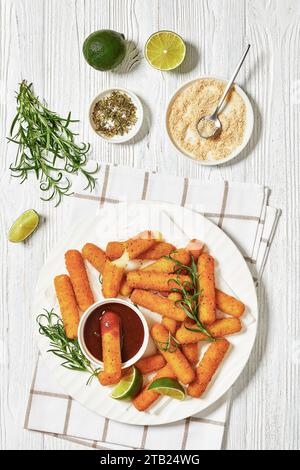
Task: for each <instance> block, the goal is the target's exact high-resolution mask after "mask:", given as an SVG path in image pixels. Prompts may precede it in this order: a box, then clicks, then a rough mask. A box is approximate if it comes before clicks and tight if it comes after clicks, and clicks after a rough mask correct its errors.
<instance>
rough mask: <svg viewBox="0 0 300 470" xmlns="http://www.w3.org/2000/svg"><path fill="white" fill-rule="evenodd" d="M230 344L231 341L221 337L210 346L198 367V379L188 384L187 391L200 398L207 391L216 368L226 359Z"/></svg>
mask: <svg viewBox="0 0 300 470" xmlns="http://www.w3.org/2000/svg"><path fill="white" fill-rule="evenodd" d="M229 345H230V343H229V341H227V339H221V340H218V341H215V342H214V343H212V344H211V345H210V346H209V347H208V349H207V351H206V352H205V354H204V356H203V358H202V359H201V361H200V364H199V365H198V367H197V369H196V374H197V376H196V379H195V380H194V382H192V383H191V384H190V385H189V386H188V389H187V392H188V394H189V395H190V396H192V397H195V398H199V397H200V396H201V395H202V394H203V393H204V392H205V390H206V389H207V387H208V384H209V383H210V381H211V379H212V378H213V376H214V374H215V373H216V370H217V369H218V367H219V365H220V364H221V362H222V360H223V359H224V356H225V354H226V352H227V351H228V348H229Z"/></svg>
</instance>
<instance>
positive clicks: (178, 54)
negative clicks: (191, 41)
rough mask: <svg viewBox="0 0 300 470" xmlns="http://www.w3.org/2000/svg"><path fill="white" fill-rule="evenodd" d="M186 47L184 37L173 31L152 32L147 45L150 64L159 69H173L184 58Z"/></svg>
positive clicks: (147, 57)
mask: <svg viewBox="0 0 300 470" xmlns="http://www.w3.org/2000/svg"><path fill="white" fill-rule="evenodd" d="M185 51H186V47H185V44H184V41H183V39H182V38H181V37H180V36H178V34H176V33H173V31H158V32H157V33H154V34H152V36H150V38H149V39H148V41H147V42H146V46H145V56H146V59H147V60H148V62H149V64H150V65H152V67H154V68H156V69H158V70H173V69H175V68H176V67H178V66H179V65H180V64H181V63H182V62H183V60H184V57H185Z"/></svg>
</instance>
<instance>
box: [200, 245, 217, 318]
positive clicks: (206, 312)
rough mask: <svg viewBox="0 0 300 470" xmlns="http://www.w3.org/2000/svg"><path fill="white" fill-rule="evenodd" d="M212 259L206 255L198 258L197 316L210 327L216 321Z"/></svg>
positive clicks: (203, 254)
mask: <svg viewBox="0 0 300 470" xmlns="http://www.w3.org/2000/svg"><path fill="white" fill-rule="evenodd" d="M214 264H215V263H214V259H213V257H212V256H210V255H209V254H207V253H202V254H201V255H200V256H199V258H198V263H197V270H198V282H199V292H200V299H199V310H198V316H199V320H200V321H201V323H203V324H206V325H210V324H211V323H213V322H214V321H215V319H216V299H215V297H216V294H215V275H214V269H215V268H214Z"/></svg>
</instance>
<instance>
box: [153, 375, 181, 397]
mask: <svg viewBox="0 0 300 470" xmlns="http://www.w3.org/2000/svg"><path fill="white" fill-rule="evenodd" d="M148 390H154V391H155V392H157V393H160V394H161V395H166V396H168V397H171V398H175V399H176V400H184V399H185V390H184V388H183V387H182V385H180V383H179V382H178V381H177V380H175V379H170V378H168V377H162V378H160V379H156V380H154V381H153V382H152V383H151V384H150V385H149V387H148Z"/></svg>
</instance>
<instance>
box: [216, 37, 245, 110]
mask: <svg viewBox="0 0 300 470" xmlns="http://www.w3.org/2000/svg"><path fill="white" fill-rule="evenodd" d="M249 49H250V44H248V46H247V49H246V50H245V52H244V54H243V55H242V58H241V59H240V61H239V63H238V64H237V66H236V68H235V71H234V72H233V74H232V77H231V79H230V80H229V82H228V84H227V86H226V88H225V90H224V93H223V95H222V97H221V99H220V101H219V103H218V106H217V108H216V110H215V112H214V114H215V115H216V116H217V115H218V113H219V111H220V109H221V106H222V104H223V103H224V100H225V98H226V96H227V94H228V92H229V90H230V88H231V86H232V84H233V82H234V80H235V78H236V76H237V74H238V73H239V71H240V69H241V67H242V65H243V63H244V60H245V59H246V55H247V54H248V52H249Z"/></svg>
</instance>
